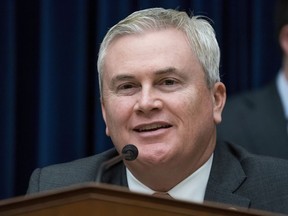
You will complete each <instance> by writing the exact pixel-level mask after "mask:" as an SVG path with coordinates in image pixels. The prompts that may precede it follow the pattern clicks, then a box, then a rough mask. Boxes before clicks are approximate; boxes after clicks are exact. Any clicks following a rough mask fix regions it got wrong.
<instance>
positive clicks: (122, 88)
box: [117, 83, 135, 90]
mask: <svg viewBox="0 0 288 216" xmlns="http://www.w3.org/2000/svg"><path fill="white" fill-rule="evenodd" d="M133 87H135V85H134V84H132V83H124V84H121V85H119V86H118V88H117V89H118V90H125V89H131V88H133Z"/></svg>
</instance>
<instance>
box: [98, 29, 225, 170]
mask: <svg viewBox="0 0 288 216" xmlns="http://www.w3.org/2000/svg"><path fill="white" fill-rule="evenodd" d="M103 68H104V74H103V99H102V111H103V116H104V120H105V122H106V133H107V135H109V136H110V137H111V139H112V141H113V143H114V145H115V147H116V148H117V149H118V151H120V152H121V149H122V148H123V147H124V146H125V145H126V144H134V145H136V146H137V148H138V150H139V156H138V158H137V160H136V161H135V162H133V165H132V162H131V164H130V165H131V166H132V169H133V166H138V168H139V166H142V167H143V166H144V167H145V166H146V167H147V166H148V167H151V168H152V167H157V166H159V167H161V166H162V165H165V166H166V165H167V164H171V167H173V165H172V164H174V166H178V167H179V166H182V165H183V166H184V164H187V163H190V162H191V163H192V164H194V165H193V166H199V165H201V164H203V162H205V161H206V160H207V159H208V158H209V156H210V155H211V153H212V152H213V150H214V145H215V137H216V133H215V131H216V129H215V125H216V123H218V122H220V121H221V111H222V107H223V106H222V105H221V107H219V96H220V102H221V97H222V98H224V96H225V87H224V85H223V84H222V83H218V84H215V87H214V88H212V89H209V88H208V86H207V82H206V78H205V75H204V71H203V68H202V66H201V65H200V63H199V61H198V60H197V58H196V57H195V55H194V54H193V52H192V50H191V48H190V46H189V44H188V40H187V38H186V36H185V34H184V33H183V32H181V31H179V30H176V29H172V28H171V29H167V30H162V31H152V32H147V33H145V34H142V35H128V36H122V37H120V38H117V39H115V40H114V41H113V42H112V44H111V45H110V46H109V48H108V52H107V56H106V58H105V63H104V67H103ZM219 86H220V93H219ZM221 94H222V96H221ZM222 102H223V100H222ZM134 164H135V165H134ZM140 164H141V165H140ZM166 167H169V166H166ZM191 169H192V168H191Z"/></svg>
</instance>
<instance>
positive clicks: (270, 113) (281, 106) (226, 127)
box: [218, 0, 288, 159]
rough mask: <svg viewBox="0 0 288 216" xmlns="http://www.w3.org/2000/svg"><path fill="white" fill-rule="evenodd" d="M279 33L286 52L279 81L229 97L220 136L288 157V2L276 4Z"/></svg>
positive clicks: (278, 77)
mask: <svg viewBox="0 0 288 216" xmlns="http://www.w3.org/2000/svg"><path fill="white" fill-rule="evenodd" d="M275 15H276V19H275V21H276V33H277V35H278V39H279V44H280V47H281V49H282V52H283V60H282V68H281V70H280V72H279V73H278V76H277V78H276V80H274V81H273V82H271V83H270V84H268V85H267V86H264V87H263V88H261V89H257V90H254V91H250V92H246V93H243V94H240V95H237V96H234V97H232V98H231V99H229V100H228V102H227V104H226V106H225V109H224V111H223V121H222V123H221V124H220V125H219V128H218V135H219V137H221V138H222V139H225V140H229V141H231V142H233V143H236V144H239V145H242V146H244V147H245V148H246V149H247V150H249V151H250V152H252V153H256V154H263V155H269V156H274V157H281V158H285V159H288V1H287V0H280V1H278V2H277V5H276V11H275Z"/></svg>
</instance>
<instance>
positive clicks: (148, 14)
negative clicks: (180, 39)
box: [97, 8, 220, 96]
mask: <svg viewBox="0 0 288 216" xmlns="http://www.w3.org/2000/svg"><path fill="white" fill-rule="evenodd" d="M171 27H172V28H176V29H179V30H180V31H183V32H184V33H185V34H186V35H187V38H188V41H189V43H190V46H191V49H192V51H193V52H194V53H195V54H196V56H197V58H198V60H199V62H200V64H201V65H202V67H203V69H204V72H205V76H206V79H207V84H208V87H209V88H211V87H212V86H213V85H214V84H215V83H216V82H218V81H220V75H219V63H220V49H219V46H218V43H217V40H216V37H215V32H214V29H213V28H212V26H211V25H210V24H209V22H208V21H207V20H206V19H203V17H200V16H192V17H189V16H188V14H187V13H185V12H181V11H177V10H173V9H163V8H150V9H145V10H140V11H136V12H134V13H132V14H131V15H129V16H128V17H126V18H125V19H123V20H121V21H120V22H119V23H117V24H116V25H114V26H113V27H112V28H111V29H110V30H109V31H108V32H107V34H106V36H105V37H104V39H103V42H102V44H101V46H100V50H99V54H98V62H97V69H98V78H99V88H100V95H101V96H102V82H103V80H102V79H103V65H104V61H105V55H106V53H107V49H108V47H109V45H110V43H111V42H112V41H113V40H114V39H115V38H118V37H121V36H124V35H130V34H141V33H143V32H145V31H149V30H161V29H166V28H171Z"/></svg>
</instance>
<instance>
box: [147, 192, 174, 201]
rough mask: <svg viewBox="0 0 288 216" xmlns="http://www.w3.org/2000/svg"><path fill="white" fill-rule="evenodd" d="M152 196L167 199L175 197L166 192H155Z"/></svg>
mask: <svg viewBox="0 0 288 216" xmlns="http://www.w3.org/2000/svg"><path fill="white" fill-rule="evenodd" d="M152 196H155V197H161V198H165V199H173V197H171V196H170V195H169V193H165V192H155V193H153V194H152Z"/></svg>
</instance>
